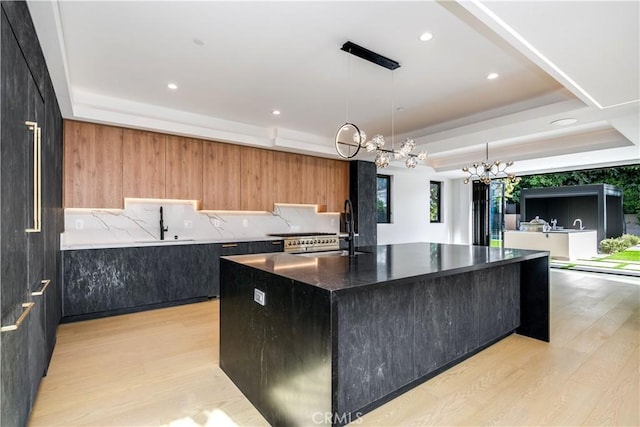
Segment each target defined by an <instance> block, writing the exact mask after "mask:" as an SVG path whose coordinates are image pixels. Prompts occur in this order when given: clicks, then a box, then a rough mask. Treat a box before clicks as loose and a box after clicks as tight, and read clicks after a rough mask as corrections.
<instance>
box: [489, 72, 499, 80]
mask: <svg viewBox="0 0 640 427" xmlns="http://www.w3.org/2000/svg"><path fill="white" fill-rule="evenodd" d="M499 76H500V75H499V74H498V73H489V74H488V75H487V80H494V79H497V78H498V77H499Z"/></svg>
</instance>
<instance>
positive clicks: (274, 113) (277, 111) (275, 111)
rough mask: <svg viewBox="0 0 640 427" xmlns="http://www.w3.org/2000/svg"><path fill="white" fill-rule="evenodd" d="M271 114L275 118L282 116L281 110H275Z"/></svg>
mask: <svg viewBox="0 0 640 427" xmlns="http://www.w3.org/2000/svg"><path fill="white" fill-rule="evenodd" d="M271 114H273V115H274V116H279V115H280V110H273V111H272V112H271Z"/></svg>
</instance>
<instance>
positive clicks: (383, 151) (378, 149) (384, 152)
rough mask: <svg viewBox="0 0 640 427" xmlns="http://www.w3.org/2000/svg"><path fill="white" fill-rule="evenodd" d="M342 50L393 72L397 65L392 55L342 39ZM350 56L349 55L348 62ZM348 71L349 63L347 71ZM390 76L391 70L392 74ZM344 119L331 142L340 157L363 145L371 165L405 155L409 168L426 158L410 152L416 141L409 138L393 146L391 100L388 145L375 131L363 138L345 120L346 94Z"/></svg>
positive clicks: (347, 156)
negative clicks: (388, 145)
mask: <svg viewBox="0 0 640 427" xmlns="http://www.w3.org/2000/svg"><path fill="white" fill-rule="evenodd" d="M341 49H342V50H344V51H345V52H347V53H349V54H351V55H355V56H358V57H360V58H362V59H366V60H367V61H370V62H373V63H374V64H377V65H380V66H382V67H384V68H387V69H389V70H391V71H392V72H393V70H395V69H396V68H400V64H399V63H398V62H396V61H394V60H392V59H389V58H387V57H384V56H382V55H380V54H377V53H375V52H372V51H370V50H368V49H366V48H364V47H362V46H358V45H357V44H355V43H352V42H349V41H348V42H346V43H345V44H344V45H342V48H341ZM350 61H351V57H349V64H350ZM349 72H350V65H349V70H348V74H349ZM392 77H393V74H392ZM346 110H347V119H346V122H345V124H343V125H342V126H340V128H339V129H338V132H336V137H335V146H336V151H337V152H338V155H340V157H342V158H345V159H350V158H353V157H355V156H356V155H357V154H358V152H359V151H360V148H361V147H362V148H364V149H365V150H366V151H367V152H368V153H372V152H375V153H376V158H375V162H374V163H375V165H376V167H378V168H386V167H388V166H389V163H390V162H391V160H402V159H405V162H404V164H405V166H406V167H407V168H409V169H413V168H415V167H416V166H417V165H418V160H421V161H424V160H426V159H427V153H426V152H425V151H420V152H419V153H418V154H415V153H413V151H414V150H415V148H416V143H415V141H414V140H413V139H411V138H405V139H404V141H403V142H402V144H401V145H400V149H399V150H396V149H395V144H394V137H395V122H394V117H395V116H394V113H395V108H394V105H393V102H392V105H391V147H390V148H385V140H384V136H382V135H380V134H377V135H375V136H374V137H373V138H371V140H369V141H367V135H366V133H365V132H364V131H362V130H361V129H360V128H359V127H358V126H356V125H355V124H353V123H350V122H349V97H348V96H347V107H346Z"/></svg>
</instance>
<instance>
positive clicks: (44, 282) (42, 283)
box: [31, 279, 51, 296]
mask: <svg viewBox="0 0 640 427" xmlns="http://www.w3.org/2000/svg"><path fill="white" fill-rule="evenodd" d="M50 283H51V279H47V280H41V281H40V284H41V285H42V288H40V290H39V291H33V292H31V295H33V296H38V295H43V294H44V291H46V290H47V287H48V286H49V284H50Z"/></svg>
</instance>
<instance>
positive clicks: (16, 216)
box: [0, 13, 35, 425]
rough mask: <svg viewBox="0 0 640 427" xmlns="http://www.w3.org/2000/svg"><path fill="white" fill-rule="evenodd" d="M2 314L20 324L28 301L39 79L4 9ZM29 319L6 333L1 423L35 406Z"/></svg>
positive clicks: (22, 419) (17, 420) (0, 25)
mask: <svg viewBox="0 0 640 427" xmlns="http://www.w3.org/2000/svg"><path fill="white" fill-rule="evenodd" d="M0 14H1V15H2V17H1V18H0V19H1V21H0V45H1V48H0V50H1V53H0V55H1V60H0V62H1V66H0V75H1V80H0V91H1V95H2V96H1V97H0V99H1V101H0V117H1V118H2V126H0V169H1V172H0V173H1V178H0V186H1V191H0V194H1V196H0V197H1V202H0V209H1V215H0V224H1V225H0V228H1V235H2V239H1V240H0V242H1V243H0V264H1V269H2V271H1V273H0V280H1V282H0V286H1V287H2V290H1V292H0V304H1V306H0V314H1V317H2V325H3V326H6V325H9V324H13V323H15V321H16V320H17V318H18V316H20V314H21V313H22V310H23V308H22V303H24V302H27V301H29V282H28V271H27V252H28V244H27V235H26V232H25V229H26V228H29V227H30V226H31V225H32V224H31V225H30V224H28V219H29V218H30V215H29V213H28V211H29V210H30V209H31V208H32V203H33V197H32V194H33V193H30V189H29V188H28V186H27V183H28V182H30V181H32V176H33V175H32V174H31V176H30V174H29V171H32V169H31V167H32V165H30V164H29V163H30V162H29V160H30V154H29V153H30V152H31V153H33V146H32V144H33V133H32V131H29V129H28V128H27V127H26V126H25V121H26V120H29V119H30V113H31V112H32V111H31V110H32V107H31V105H30V104H31V103H30V102H29V94H30V93H33V92H34V91H35V88H34V87H33V85H34V82H33V79H32V77H31V73H30V70H29V67H28V66H27V63H26V61H25V59H24V57H23V55H22V51H21V49H20V46H19V45H18V42H17V40H16V39H15V37H14V34H13V31H12V29H11V27H10V26H9V22H8V20H7V19H6V16H5V14H4V13H0ZM31 155H32V154H31ZM30 323H31V322H30V321H29V320H28V319H27V320H26V321H25V322H23V324H22V326H21V327H20V328H19V329H18V330H15V331H8V332H3V333H2V337H1V338H0V339H1V340H2V341H1V345H0V348H1V351H2V367H1V373H0V376H1V379H2V393H1V395H2V415H1V418H2V423H3V425H5V424H6V425H24V424H25V423H26V421H27V416H28V413H29V408H30V407H31V397H30V395H31V386H30V380H29V378H30V376H29V375H30V373H29V325H30Z"/></svg>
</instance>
